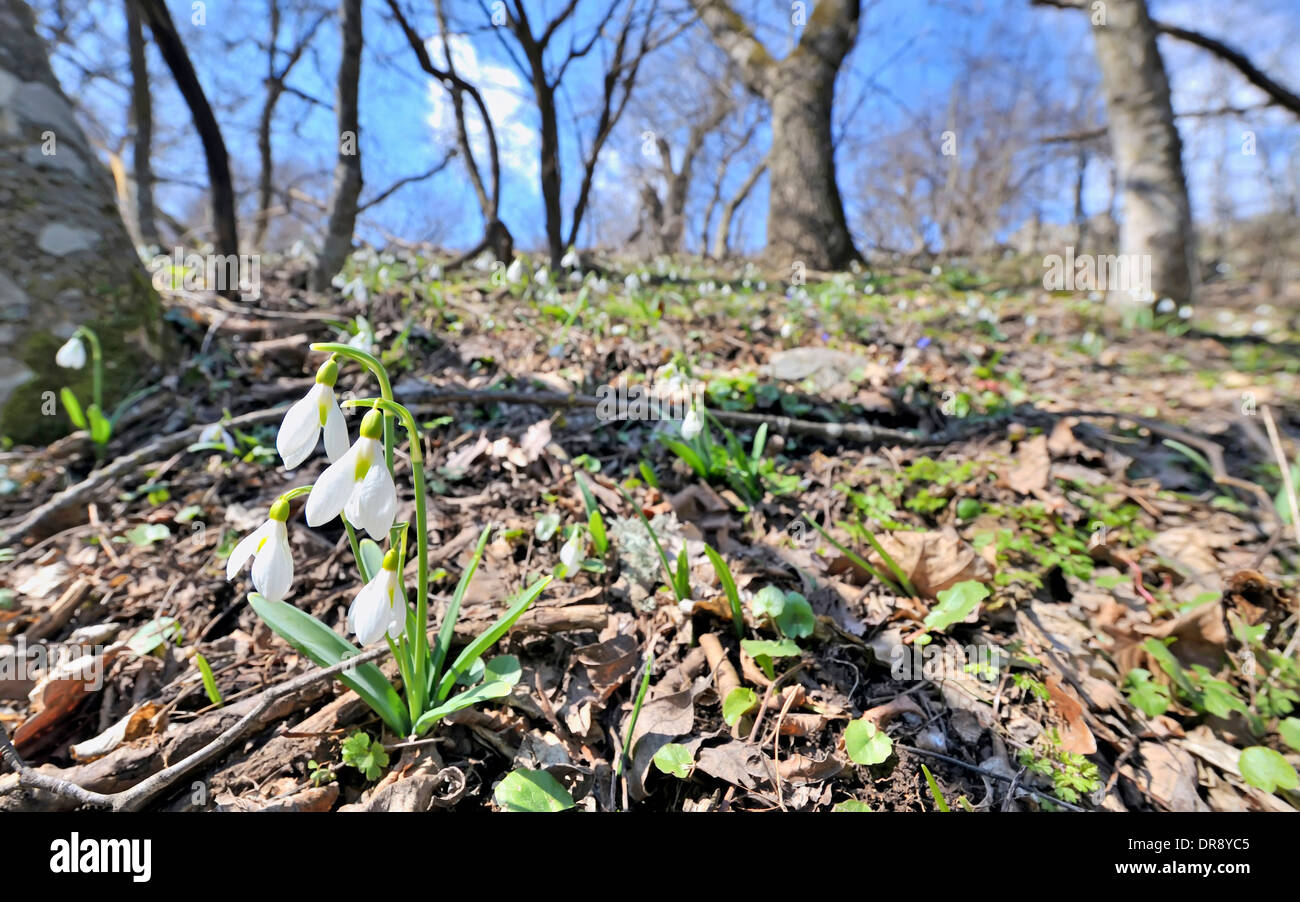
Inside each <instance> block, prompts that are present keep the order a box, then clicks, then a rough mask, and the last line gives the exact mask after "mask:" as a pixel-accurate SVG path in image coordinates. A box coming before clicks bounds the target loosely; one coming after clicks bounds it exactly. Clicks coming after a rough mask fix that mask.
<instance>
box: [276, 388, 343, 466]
mask: <svg viewBox="0 0 1300 902" xmlns="http://www.w3.org/2000/svg"><path fill="white" fill-rule="evenodd" d="M321 388H328V386H325V385H321V384H320V383H319V382H318V383H316V385H315V386H313V387H312V390H311V391H309V392H307V395H306V397H304V398H303V399H302V400H301V401H298V402H296V403H295V404H294V405H293V406H292V407H290V408H289V412H288V413H286V414H285V415H284V421H283V422H281V423H280V431H279V433H277V434H276V436H275V450H277V451H279V452H280V457H281V458H282V459H283V460H284V468H285V469H286V470H292V469H294V468H295V467H297V466H298V465H299V464H301V463H302V462H303V461H304V460H306V459H307V457H308V456H309V455H310V454H311V452H312V451H313V450H315V448H316V442H317V440H318V439H319V438H320V392H319V391H317V389H321ZM331 394H332V393H331Z"/></svg>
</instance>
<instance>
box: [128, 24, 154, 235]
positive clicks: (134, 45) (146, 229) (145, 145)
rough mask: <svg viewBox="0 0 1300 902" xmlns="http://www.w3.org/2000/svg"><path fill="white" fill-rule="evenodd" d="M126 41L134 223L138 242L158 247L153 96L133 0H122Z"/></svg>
mask: <svg viewBox="0 0 1300 902" xmlns="http://www.w3.org/2000/svg"><path fill="white" fill-rule="evenodd" d="M126 43H127V48H128V51H129V53H130V57H131V127H132V129H133V135H132V142H131V169H132V171H133V175H134V178H135V227H136V231H137V233H138V235H139V238H140V243H141V244H144V245H151V246H153V247H158V248H161V247H162V240H161V239H160V238H159V237H158V224H157V222H156V221H155V220H154V211H153V167H152V166H151V165H150V162H151V161H150V157H151V156H152V155H153V98H152V97H150V95H149V63H148V59H147V57H146V56H145V46H144V28H143V27H142V26H141V24H140V10H139V9H137V8H136V5H135V0H126Z"/></svg>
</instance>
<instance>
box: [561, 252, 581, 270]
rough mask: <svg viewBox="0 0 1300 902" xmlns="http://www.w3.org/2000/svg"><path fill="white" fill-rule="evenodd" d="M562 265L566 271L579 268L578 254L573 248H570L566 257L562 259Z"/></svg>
mask: <svg viewBox="0 0 1300 902" xmlns="http://www.w3.org/2000/svg"><path fill="white" fill-rule="evenodd" d="M560 265H561V266H563V267H564V268H565V269H576V268H577V267H578V252H577V251H575V250H574V249H573V248H569V250H568V251H567V252H566V253H565V254H564V256H563V257H561V258H560Z"/></svg>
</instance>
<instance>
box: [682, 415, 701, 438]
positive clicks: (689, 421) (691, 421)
mask: <svg viewBox="0 0 1300 902" xmlns="http://www.w3.org/2000/svg"><path fill="white" fill-rule="evenodd" d="M703 431H704V422H703V421H702V420H701V419H700V415H699V412H698V411H696V409H695V408H694V407H692V408H691V409H690V410H688V411H686V417H685V418H684V419H683V420H682V438H684V439H686V440H687V441H688V442H689V441H694V439H695V437H696V436H697V435H699V434H700V433H701V432H703Z"/></svg>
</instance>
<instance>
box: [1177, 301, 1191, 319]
mask: <svg viewBox="0 0 1300 902" xmlns="http://www.w3.org/2000/svg"><path fill="white" fill-rule="evenodd" d="M1178 318H1179V319H1191V318H1192V308H1191V307H1190V306H1188V305H1186V304H1184V305H1183V306H1181V307H1179V308H1178Z"/></svg>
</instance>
